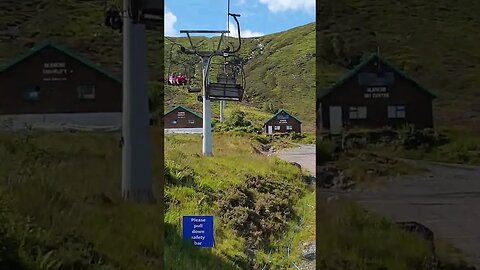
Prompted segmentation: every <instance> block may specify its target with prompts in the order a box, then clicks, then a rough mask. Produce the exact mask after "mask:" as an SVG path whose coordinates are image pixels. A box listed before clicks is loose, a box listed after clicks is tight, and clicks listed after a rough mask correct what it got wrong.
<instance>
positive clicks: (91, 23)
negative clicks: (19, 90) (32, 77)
mask: <svg viewBox="0 0 480 270" xmlns="http://www.w3.org/2000/svg"><path fill="white" fill-rule="evenodd" d="M107 2H108V3H109V5H110V4H112V3H113V1H107ZM104 4H105V3H104V1H101V0H89V1H75V0H62V1H57V0H25V1H14V0H3V1H1V2H0V10H1V12H0V14H1V16H0V65H1V64H3V63H5V62H6V61H8V60H10V59H11V58H14V57H15V56H17V55H18V54H21V53H24V52H25V51H26V50H28V49H29V48H31V47H33V46H34V45H35V44H38V43H40V42H42V41H43V40H45V39H48V40H52V41H55V42H58V43H60V44H62V45H64V46H66V47H68V48H69V49H72V50H75V51H77V52H78V53H80V54H81V55H82V56H85V57H86V58H87V59H89V60H91V61H92V62H95V63H96V64H100V65H102V66H105V67H106V68H108V69H110V70H111V71H112V72H113V73H114V74H115V75H118V76H119V77H120V76H121V72H122V36H121V33H119V32H115V31H114V30H112V29H110V28H108V27H106V26H104V25H103V21H104V15H103V11H104ZM15 28H16V29H18V33H17V34H16V35H14V38H11V36H10V35H9V34H8V33H9V30H11V29H15ZM147 36H148V41H149V42H148V44H149V51H148V55H149V64H150V75H151V76H150V77H151V80H160V81H161V77H160V74H161V66H160V65H161V64H162V61H161V59H162V58H163V52H162V51H161V43H160V40H161V38H160V37H159V32H158V31H157V32H154V31H147Z"/></svg>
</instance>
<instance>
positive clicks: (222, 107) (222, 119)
mask: <svg viewBox="0 0 480 270" xmlns="http://www.w3.org/2000/svg"><path fill="white" fill-rule="evenodd" d="M224 109H225V100H220V123H223V122H224V121H225V120H224V118H223V110H224Z"/></svg>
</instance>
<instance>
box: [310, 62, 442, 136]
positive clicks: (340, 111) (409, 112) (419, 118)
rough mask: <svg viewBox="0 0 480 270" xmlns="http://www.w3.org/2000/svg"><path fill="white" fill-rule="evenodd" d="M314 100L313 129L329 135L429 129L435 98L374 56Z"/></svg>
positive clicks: (322, 91)
mask: <svg viewBox="0 0 480 270" xmlns="http://www.w3.org/2000/svg"><path fill="white" fill-rule="evenodd" d="M317 99H318V100H317V117H318V121H317V127H319V128H320V129H326V130H329V131H330V133H333V134H338V133H341V131H342V130H343V129H349V128H353V127H362V128H381V127H386V126H390V127H399V126H404V125H405V124H411V125H414V126H415V127H416V128H431V127H433V100H434V99H435V95H434V94H433V93H432V92H430V91H429V90H427V89H426V88H424V87H422V86H421V85H420V84H419V83H418V82H416V81H415V80H413V79H412V78H410V77H408V76H407V75H406V74H404V73H403V72H402V71H400V70H399V69H397V68H396V67H394V66H393V65H391V64H389V63H388V62H387V61H385V60H384V59H383V58H381V57H380V56H379V55H377V54H373V55H371V56H370V57H369V58H367V59H366V60H365V61H363V62H362V63H361V64H359V65H358V66H357V67H356V68H354V69H352V70H351V71H350V72H348V73H347V74H345V75H344V76H343V77H342V78H341V79H340V80H339V81H337V82H336V83H335V84H333V85H332V86H331V87H330V88H328V89H325V90H321V91H319V92H317Z"/></svg>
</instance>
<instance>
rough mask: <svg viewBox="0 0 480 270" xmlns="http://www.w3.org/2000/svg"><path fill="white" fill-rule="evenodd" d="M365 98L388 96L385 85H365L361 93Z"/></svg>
mask: <svg viewBox="0 0 480 270" xmlns="http://www.w3.org/2000/svg"><path fill="white" fill-rule="evenodd" d="M363 96H364V97H365V98H389V97H390V94H389V93H388V91H387V87H367V90H366V92H365V93H364V95H363Z"/></svg>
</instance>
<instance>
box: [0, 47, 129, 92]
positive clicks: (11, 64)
mask: <svg viewBox="0 0 480 270" xmlns="http://www.w3.org/2000/svg"><path fill="white" fill-rule="evenodd" d="M47 47H51V48H54V49H56V50H58V51H60V52H62V53H64V54H66V55H68V56H70V57H72V58H74V59H75V60H77V61H79V62H81V63H83V64H84V65H86V66H87V67H89V68H91V69H94V70H96V71H98V72H99V73H101V74H103V75H105V76H106V77H108V78H110V79H112V80H114V81H116V82H118V83H122V81H121V80H120V79H119V78H118V77H116V76H115V75H113V74H112V73H111V72H109V71H108V70H107V69H105V68H103V67H101V66H99V65H96V64H94V63H93V62H91V61H89V60H88V59H86V58H85V57H83V56H81V55H79V54H78V53H75V52H73V51H71V50H69V49H67V48H66V47H64V46H62V45H59V44H56V43H54V42H52V41H49V40H45V41H43V42H41V43H39V44H38V45H36V46H34V47H33V48H31V49H29V50H28V51H26V52H25V53H23V54H20V55H18V56H17V57H15V58H13V59H11V60H10V61H7V62H6V63H5V64H3V65H0V73H1V72H4V71H6V70H7V69H9V68H11V67H14V66H15V65H17V64H19V63H20V62H22V61H24V60H26V59H28V58H30V57H31V56H33V55H35V54H36V53H38V52H39V51H41V50H43V49H44V48H47Z"/></svg>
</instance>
